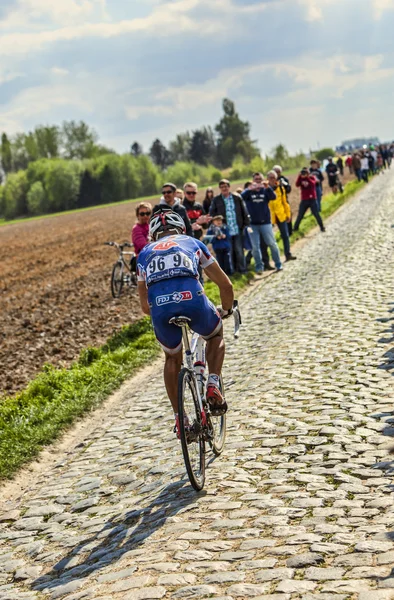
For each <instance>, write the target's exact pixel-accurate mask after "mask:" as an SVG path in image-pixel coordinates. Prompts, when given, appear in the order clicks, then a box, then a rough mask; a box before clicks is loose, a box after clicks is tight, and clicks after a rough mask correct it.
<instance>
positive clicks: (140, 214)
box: [138, 211, 152, 217]
mask: <svg viewBox="0 0 394 600" xmlns="http://www.w3.org/2000/svg"><path fill="white" fill-rule="evenodd" d="M151 214H152V213H151V212H150V211H148V212H142V211H140V212H139V213H138V216H139V217H150V215H151Z"/></svg>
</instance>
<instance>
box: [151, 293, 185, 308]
mask: <svg viewBox="0 0 394 600" xmlns="http://www.w3.org/2000/svg"><path fill="white" fill-rule="evenodd" d="M192 299H193V294H192V293H191V292H173V293H172V294H166V295H164V296H157V298H156V304H157V306H161V305H162V304H170V303H173V302H175V303H176V304H179V302H183V301H184V300H192Z"/></svg>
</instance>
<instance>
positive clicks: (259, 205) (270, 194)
mask: <svg viewBox="0 0 394 600" xmlns="http://www.w3.org/2000/svg"><path fill="white" fill-rule="evenodd" d="M253 183H254V186H253V188H252V189H249V190H245V191H243V192H242V198H243V199H244V200H245V204H246V208H247V210H248V213H249V215H250V229H248V230H249V233H250V237H251V240H252V252H253V258H254V262H255V270H256V273H257V274H261V273H262V272H263V271H264V264H263V260H262V255H261V247H260V242H261V240H263V241H264V242H265V243H266V244H267V246H268V248H270V250H271V255H272V259H273V261H274V263H275V267H276V270H277V271H282V269H283V266H282V262H281V260H280V253H279V248H278V244H277V243H276V240H275V235H274V230H273V227H272V223H271V212H270V209H269V205H268V203H269V201H270V200H275V199H276V194H275V192H274V190H273V189H272V188H271V187H270V186H269V183H268V181H263V176H262V174H261V173H254V174H253Z"/></svg>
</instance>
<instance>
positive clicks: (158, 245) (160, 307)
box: [137, 210, 234, 437]
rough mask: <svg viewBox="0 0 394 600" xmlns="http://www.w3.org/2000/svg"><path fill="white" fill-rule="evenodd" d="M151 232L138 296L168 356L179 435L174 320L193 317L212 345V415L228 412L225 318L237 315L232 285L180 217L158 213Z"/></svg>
mask: <svg viewBox="0 0 394 600" xmlns="http://www.w3.org/2000/svg"><path fill="white" fill-rule="evenodd" d="M149 231H150V236H151V239H152V240H153V242H152V243H150V244H148V245H147V246H145V248H144V249H143V250H142V251H141V253H140V254H139V256H138V265H137V276H138V293H139V297H140V303H141V308H142V310H143V312H144V313H145V314H147V315H150V316H151V318H152V323H153V328H154V331H155V335H156V338H157V340H158V342H159V344H160V345H161V347H162V348H163V350H164V353H165V364H164V382H165V386H166V390H167V394H168V397H169V399H170V401H171V404H172V408H173V410H174V414H175V431H176V433H177V436H178V437H179V416H178V374H179V372H180V369H181V365H182V332H181V329H180V328H179V327H177V326H176V325H173V324H170V323H169V321H170V319H171V318H172V317H174V316H186V317H188V318H189V319H190V320H191V321H190V327H191V328H192V329H193V331H196V332H197V333H199V334H200V335H201V336H202V337H203V338H204V339H205V340H206V341H207V348H206V357H207V361H208V367H209V379H208V385H207V394H206V398H207V402H208V404H209V406H210V409H211V412H212V414H213V415H215V416H217V415H220V414H224V413H225V412H226V411H227V403H226V401H225V400H224V398H223V396H222V394H221V392H220V389H219V380H220V373H221V370H222V365H223V361H224V354H225V347H224V340H223V327H222V319H223V318H226V317H228V316H229V315H231V313H232V306H233V301H234V294H233V286H232V283H231V281H230V280H229V278H228V277H227V275H226V274H225V273H224V272H223V271H222V269H221V268H220V267H219V265H218V263H217V262H216V260H215V259H214V258H213V256H212V255H211V254H210V252H209V250H208V249H207V247H206V246H205V245H204V244H203V243H202V242H200V240H197V239H195V238H191V237H190V236H186V235H184V233H185V223H184V221H183V219H182V218H181V216H180V215H178V214H177V213H174V212H173V211H171V210H168V211H162V212H160V213H157V214H154V215H153V216H152V217H151V220H150V224H149ZM199 266H201V267H202V268H203V269H204V270H205V272H206V274H207V275H208V277H209V278H210V279H211V280H212V281H213V282H214V283H216V285H217V286H218V287H219V290H220V297H221V301H222V306H221V307H218V308H216V307H215V306H214V305H213V304H212V303H211V302H210V301H209V300H208V298H207V297H206V296H205V293H204V288H203V287H202V285H201V284H200V282H199V280H198V268H199ZM184 418H185V420H186V417H185V416H184Z"/></svg>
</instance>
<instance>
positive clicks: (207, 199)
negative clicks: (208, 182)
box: [202, 187, 214, 215]
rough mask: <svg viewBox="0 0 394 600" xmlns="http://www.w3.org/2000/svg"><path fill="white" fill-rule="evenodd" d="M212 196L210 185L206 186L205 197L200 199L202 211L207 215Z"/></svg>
mask: <svg viewBox="0 0 394 600" xmlns="http://www.w3.org/2000/svg"><path fill="white" fill-rule="evenodd" d="M213 196H214V193H213V189H212V188H211V187H207V189H206V192H205V198H204V200H203V201H202V207H203V209H204V213H205V214H206V215H209V209H210V208H211V203H212V200H213Z"/></svg>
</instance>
